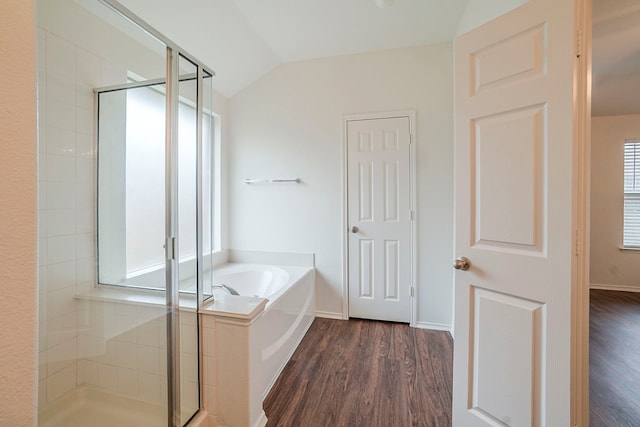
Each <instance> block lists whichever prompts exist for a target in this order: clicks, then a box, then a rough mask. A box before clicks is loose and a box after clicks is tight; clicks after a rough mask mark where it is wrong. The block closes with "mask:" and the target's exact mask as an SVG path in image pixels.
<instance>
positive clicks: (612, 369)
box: [589, 290, 640, 427]
mask: <svg viewBox="0 0 640 427" xmlns="http://www.w3.org/2000/svg"><path fill="white" fill-rule="evenodd" d="M589 328H590V329H589V352H590V355H589V358H590V362H589V371H590V372H589V375H590V378H589V380H590V382H589V394H590V402H589V414H590V415H589V417H590V424H591V426H592V427H601V426H602V427H614V426H616V427H617V426H630V427H637V426H640V293H631V292H612V291H601V290H592V291H591V311H590V320H589Z"/></svg>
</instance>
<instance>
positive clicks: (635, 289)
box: [589, 283, 640, 292]
mask: <svg viewBox="0 0 640 427" xmlns="http://www.w3.org/2000/svg"><path fill="white" fill-rule="evenodd" d="M589 288H590V289H600V290H603V291H619V292H640V285H638V286H620V285H607V284H604V283H591V285H589Z"/></svg>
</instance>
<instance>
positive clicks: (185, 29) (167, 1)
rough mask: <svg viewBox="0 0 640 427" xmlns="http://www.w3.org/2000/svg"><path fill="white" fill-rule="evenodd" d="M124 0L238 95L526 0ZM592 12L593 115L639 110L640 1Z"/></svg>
mask: <svg viewBox="0 0 640 427" xmlns="http://www.w3.org/2000/svg"><path fill="white" fill-rule="evenodd" d="M120 1H121V3H122V4H124V5H125V6H126V7H128V8H130V9H131V10H132V11H133V12H134V13H136V14H137V15H139V16H141V17H142V18H143V19H144V20H146V21H147V22H148V23H150V24H151V25H152V26H154V27H156V28H157V29H159V30H160V31H161V32H162V33H164V34H165V35H166V36H168V37H169V38H170V39H172V40H174V41H175V42H176V43H178V44H179V45H181V46H183V47H185V48H186V49H187V50H188V51H189V52H190V53H191V54H193V55H194V56H196V57H197V58H199V59H200V60H202V61H203V62H204V63H206V64H207V65H208V66H209V67H211V68H213V69H214V70H215V71H216V74H217V78H216V80H215V86H216V89H217V90H218V91H219V92H220V93H222V94H223V95H225V96H227V97H231V96H233V95H234V94H235V93H237V92H238V91H240V90H242V89H243V88H244V87H246V86H247V85H249V84H250V83H252V82H253V81H255V80H257V79H258V78H260V77H261V76H263V75H264V74H266V73H267V72H268V71H270V70H271V69H273V68H275V67H276V66H278V65H279V64H281V63H285V62H292V61H300V60H305V59H312V58H319V57H326V56H335V55H344V54H353V53H361V52H369V51H377V50H384V49H393V48H401V47H409V46H420V45H427V44H433V43H440V42H446V41H451V40H453V39H454V37H455V36H456V31H457V30H458V29H459V28H460V27H465V22H466V21H467V20H468V19H469V16H468V15H469V14H488V15H490V14H492V13H493V16H497V14H501V13H504V12H506V11H507V10H509V9H510V8H512V7H515V6H517V5H518V4H521V3H523V2H524V1H525V0H304V1H301V0H270V1H265V0H206V1H203V0H180V1H176V0H120ZM381 6H382V7H381ZM593 8H594V15H593V94H592V95H593V96H592V101H593V102H592V110H593V114H594V115H615V114H631V113H640V96H638V93H639V92H640V1H638V0H593ZM484 18H485V20H486V19H490V16H487V17H484ZM461 21H462V22H461Z"/></svg>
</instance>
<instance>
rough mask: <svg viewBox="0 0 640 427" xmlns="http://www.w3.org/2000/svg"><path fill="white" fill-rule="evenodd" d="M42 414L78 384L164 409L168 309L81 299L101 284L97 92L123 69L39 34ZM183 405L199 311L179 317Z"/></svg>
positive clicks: (194, 359)
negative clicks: (98, 275) (98, 264)
mask: <svg viewBox="0 0 640 427" xmlns="http://www.w3.org/2000/svg"><path fill="white" fill-rule="evenodd" d="M38 53H39V62H38V67H39V70H38V84H39V89H38V90H39V92H38V100H39V101H38V103H39V105H38V113H39V165H40V170H39V186H38V187H39V238H40V239H39V253H40V260H39V269H40V274H39V290H40V325H39V327H40V333H39V336H40V342H39V351H40V353H39V399H38V401H39V406H40V407H41V408H42V407H44V406H46V405H47V404H48V403H51V402H53V401H54V400H56V399H57V398H59V397H61V396H62V395H64V394H65V393H68V392H70V391H72V390H73V389H75V388H76V387H78V386H81V385H88V386H91V387H97V388H101V389H105V390H107V391H110V392H114V393H118V394H120V395H123V396H126V397H131V398H134V399H138V400H142V401H146V402H150V403H154V404H162V405H164V403H165V402H166V389H167V388H166V384H167V379H166V366H167V363H166V322H165V309H164V307H162V306H156V307H154V306H148V305H140V304H131V303H126V302H125V303H116V302H104V301H95V300H87V299H77V298H76V296H77V295H78V294H82V293H85V292H87V291H90V290H91V289H92V288H93V287H94V286H95V284H96V253H95V246H96V245H95V235H96V216H97V214H96V190H95V189H96V181H95V180H96V155H97V149H96V143H95V139H96V138H95V123H96V120H95V114H96V112H95V106H94V93H93V89H94V88H95V87H104V86H110V85H114V84H120V83H125V82H126V81H127V67H125V66H123V65H117V64H116V65H114V64H113V63H112V62H109V61H107V60H105V59H104V58H101V57H100V56H98V55H96V54H94V53H92V52H89V51H87V50H86V49H83V48H80V47H78V46H76V45H74V44H73V43H70V42H68V41H66V40H63V39H61V38H60V37H58V36H56V35H54V34H52V33H50V32H47V31H45V30H42V29H40V30H39V32H38ZM180 319H181V334H180V336H181V381H182V388H181V394H182V396H181V401H182V402H183V408H184V409H185V410H186V411H187V412H188V413H189V414H191V413H193V411H195V409H196V408H197V406H198V402H199V399H198V354H197V353H198V337H197V330H198V329H197V325H196V324H197V316H196V314H195V312H189V311H184V312H182V313H181V317H180Z"/></svg>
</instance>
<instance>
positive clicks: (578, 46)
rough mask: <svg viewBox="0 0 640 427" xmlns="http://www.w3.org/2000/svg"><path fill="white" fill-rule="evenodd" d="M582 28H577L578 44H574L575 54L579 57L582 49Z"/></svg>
mask: <svg viewBox="0 0 640 427" xmlns="http://www.w3.org/2000/svg"><path fill="white" fill-rule="evenodd" d="M582 38H583V37H582V30H578V40H577V43H578V45H577V46H576V56H577V57H578V58H580V57H581V56H582V49H584V46H583V45H584V42H583V40H582Z"/></svg>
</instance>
